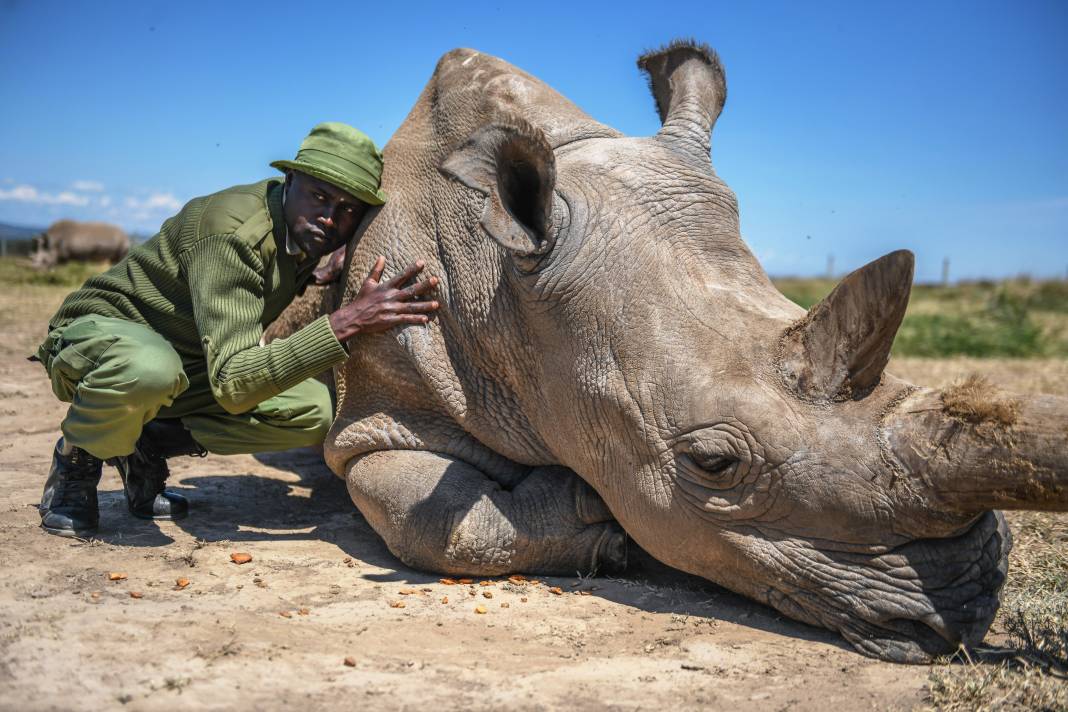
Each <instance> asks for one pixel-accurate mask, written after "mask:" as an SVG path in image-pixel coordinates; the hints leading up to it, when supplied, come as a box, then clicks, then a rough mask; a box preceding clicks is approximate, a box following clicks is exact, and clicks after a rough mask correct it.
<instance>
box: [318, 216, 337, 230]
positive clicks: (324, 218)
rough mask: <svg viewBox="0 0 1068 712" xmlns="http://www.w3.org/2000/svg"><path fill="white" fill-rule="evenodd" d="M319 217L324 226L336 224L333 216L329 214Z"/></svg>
mask: <svg viewBox="0 0 1068 712" xmlns="http://www.w3.org/2000/svg"><path fill="white" fill-rule="evenodd" d="M317 219H318V220H319V222H320V223H322V224H323V227H333V226H334V219H333V218H332V217H330V216H329V215H320V216H319V217H318V218H317Z"/></svg>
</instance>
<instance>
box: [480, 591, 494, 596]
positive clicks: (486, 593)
mask: <svg viewBox="0 0 1068 712" xmlns="http://www.w3.org/2000/svg"><path fill="white" fill-rule="evenodd" d="M482 597H483V598H493V591H483V592H482Z"/></svg>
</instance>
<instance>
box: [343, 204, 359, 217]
mask: <svg viewBox="0 0 1068 712" xmlns="http://www.w3.org/2000/svg"><path fill="white" fill-rule="evenodd" d="M342 210H344V211H345V212H346V213H348V214H349V215H352V214H353V213H355V212H356V208H354V207H352V206H351V205H346V206H345V207H343V208H342Z"/></svg>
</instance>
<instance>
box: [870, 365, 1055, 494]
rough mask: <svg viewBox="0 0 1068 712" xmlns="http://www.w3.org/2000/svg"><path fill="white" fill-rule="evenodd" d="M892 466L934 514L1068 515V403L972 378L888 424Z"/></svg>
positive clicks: (921, 398) (926, 394)
mask: <svg viewBox="0 0 1068 712" xmlns="http://www.w3.org/2000/svg"><path fill="white" fill-rule="evenodd" d="M884 439H885V442H886V444H887V445H888V446H889V450H890V453H891V454H892V456H893V460H894V461H895V462H896V463H897V465H898V469H900V470H902V471H903V472H904V473H905V474H906V476H907V477H908V481H909V482H910V487H909V489H910V490H911V491H912V492H916V493H920V494H922V495H923V496H924V497H925V499H926V500H927V501H928V502H930V503H931V504H932V505H933V507H934V508H935V509H938V510H941V511H949V512H960V513H964V514H974V513H976V512H981V511H984V510H987V509H1037V510H1047V511H1065V510H1068V398H1063V397H1058V396H1048V395H1039V396H1014V395H1012V394H1009V393H1004V392H1002V391H1000V390H998V389H997V388H996V387H994V386H993V385H992V384H990V383H989V382H987V381H986V380H985V379H982V378H978V377H974V376H973V377H970V378H967V379H965V380H964V381H963V382H960V383H957V384H955V385H953V386H950V387H949V388H947V389H945V390H941V391H938V390H929V389H923V390H918V391H916V392H914V393H912V394H911V395H909V397H908V398H906V399H905V400H904V401H902V402H901V403H900V404H899V405H898V406H897V407H896V408H894V409H893V411H891V412H890V414H889V415H888V416H887V417H886V418H885V420H884Z"/></svg>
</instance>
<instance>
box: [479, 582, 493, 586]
mask: <svg viewBox="0 0 1068 712" xmlns="http://www.w3.org/2000/svg"><path fill="white" fill-rule="evenodd" d="M495 583H496V581H479V582H478V585H479V586H492V585H493V584H495Z"/></svg>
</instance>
